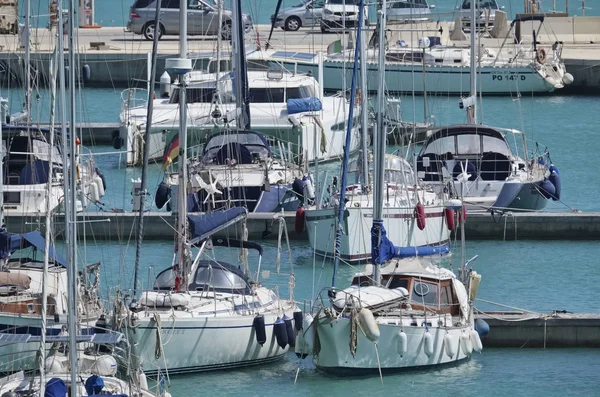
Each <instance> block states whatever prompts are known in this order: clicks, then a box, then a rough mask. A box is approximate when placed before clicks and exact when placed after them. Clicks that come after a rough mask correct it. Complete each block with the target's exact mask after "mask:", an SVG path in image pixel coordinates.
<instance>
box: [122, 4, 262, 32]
mask: <svg viewBox="0 0 600 397" xmlns="http://www.w3.org/2000/svg"><path fill="white" fill-rule="evenodd" d="M157 1H159V0H135V2H134V3H133V6H131V10H130V12H129V22H127V28H126V30H127V31H130V32H133V33H136V34H143V35H144V37H145V38H146V40H153V39H154V33H155V32H156V21H155V20H154V16H155V13H156V4H157V3H156V2H157ZM160 1H161V3H160V18H159V19H160V26H159V29H158V38H159V40H160V38H161V37H162V36H163V35H178V34H179V2H180V0H160ZM209 2H210V3H212V4H209ZM231 18H232V14H231V11H229V10H223V19H222V21H223V22H222V24H221V26H218V25H219V23H218V20H219V14H218V9H217V5H216V4H215V3H214V2H212V1H211V0H189V3H188V32H187V33H188V35H190V36H192V35H216V34H219V32H220V33H221V37H222V38H223V39H225V40H230V39H231ZM242 21H243V24H244V30H245V31H246V32H249V31H250V30H252V17H250V15H248V14H242Z"/></svg>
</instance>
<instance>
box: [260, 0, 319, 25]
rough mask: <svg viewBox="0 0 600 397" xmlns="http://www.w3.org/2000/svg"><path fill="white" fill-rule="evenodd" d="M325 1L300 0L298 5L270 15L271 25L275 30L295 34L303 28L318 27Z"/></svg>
mask: <svg viewBox="0 0 600 397" xmlns="http://www.w3.org/2000/svg"><path fill="white" fill-rule="evenodd" d="M324 5H325V0H302V1H301V2H300V3H298V4H296V5H294V6H291V7H289V8H284V9H283V10H279V13H277V16H275V14H273V15H271V23H272V24H273V26H274V27H276V28H282V29H283V30H288V31H292V32H295V31H297V30H298V29H300V28H303V27H312V26H319V25H320V23H321V18H322V17H323V6H324Z"/></svg>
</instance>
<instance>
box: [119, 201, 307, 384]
mask: <svg viewBox="0 0 600 397" xmlns="http://www.w3.org/2000/svg"><path fill="white" fill-rule="evenodd" d="M245 216H246V210H245V209H244V208H239V207H237V208H232V209H230V210H227V211H217V212H213V213H211V214H206V215H190V216H188V220H189V222H190V223H191V229H192V240H191V244H192V245H196V246H201V249H200V251H199V252H198V254H197V255H196V257H195V259H194V260H193V263H192V265H191V268H190V269H189V273H187V271H186V270H183V271H182V270H181V268H180V267H178V266H177V265H175V266H171V267H169V268H167V269H166V270H164V271H162V272H161V273H159V274H158V275H157V276H156V280H155V282H154V285H153V289H152V290H151V291H144V292H142V293H141V294H140V299H139V300H138V302H137V306H136V307H134V308H133V309H129V312H128V313H127V316H129V318H128V319H127V323H128V324H129V325H130V326H128V327H127V330H128V333H129V337H130V340H131V342H132V343H134V344H135V346H136V350H137V353H136V355H137V357H138V359H139V365H140V366H141V368H143V370H144V372H145V373H149V374H153V373H156V371H157V370H161V369H168V371H169V373H185V372H195V371H206V370H215V369H223V368H231V367H240V366H248V365H255V364H261V363H267V362H271V361H274V360H278V359H280V358H283V356H284V355H285V354H286V352H287V351H288V348H289V346H290V345H293V344H294V341H293V339H294V330H293V328H292V326H293V322H292V321H293V320H292V318H293V316H294V312H295V311H297V307H296V305H295V303H294V301H293V300H286V299H282V298H280V297H278V296H277V294H276V293H275V292H274V291H273V290H270V289H268V288H266V287H264V286H262V285H261V284H260V282H259V278H258V276H259V275H260V263H261V258H262V248H261V247H260V246H259V245H258V244H255V243H250V242H247V241H244V242H242V241H237V240H235V241H234V240H227V239H213V240H207V239H208V238H209V236H210V235H211V234H212V233H214V232H216V231H217V230H221V229H222V228H224V227H227V226H228V225H231V224H232V223H235V222H238V221H240V220H241V219H243V218H245ZM212 246H226V247H231V248H237V249H241V248H243V249H255V250H257V251H258V253H259V259H258V267H257V269H256V271H257V275H256V276H252V277H250V273H249V269H248V268H246V266H244V268H243V269H240V268H239V267H238V266H234V265H231V264H228V263H226V262H224V261H223V260H220V259H216V257H217V255H216V252H215V253H214V254H212V255H211V257H207V256H206V255H208V254H210V251H212V249H209V247H212ZM201 258H206V259H201ZM185 280H187V281H185ZM282 332H283V333H284V334H285V335H283V334H282ZM284 337H285V338H284ZM283 338H284V339H285V340H284V339H283ZM182 346H186V348H185V349H182V348H181V347H182ZM157 349H158V350H157Z"/></svg>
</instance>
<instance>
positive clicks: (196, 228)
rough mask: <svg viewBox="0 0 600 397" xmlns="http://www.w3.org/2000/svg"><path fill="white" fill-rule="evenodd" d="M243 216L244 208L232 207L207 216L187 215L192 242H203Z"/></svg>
mask: <svg viewBox="0 0 600 397" xmlns="http://www.w3.org/2000/svg"><path fill="white" fill-rule="evenodd" d="M245 216H246V209H245V208H244V207H233V208H230V209H228V210H225V211H218V212H211V213H209V214H202V215H188V222H189V223H190V229H191V233H192V240H196V241H198V240H204V239H206V238H208V237H210V236H211V235H212V234H214V233H217V232H218V231H220V230H222V229H225V228H226V227H228V226H229V225H231V224H233V223H235V222H237V221H239V220H240V219H242V218H243V217H245Z"/></svg>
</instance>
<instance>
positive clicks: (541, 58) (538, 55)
mask: <svg viewBox="0 0 600 397" xmlns="http://www.w3.org/2000/svg"><path fill="white" fill-rule="evenodd" d="M535 59H537V61H538V63H540V64H541V65H543V64H544V63H545V62H546V50H544V49H543V48H538V49H537V50H536V52H535Z"/></svg>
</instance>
